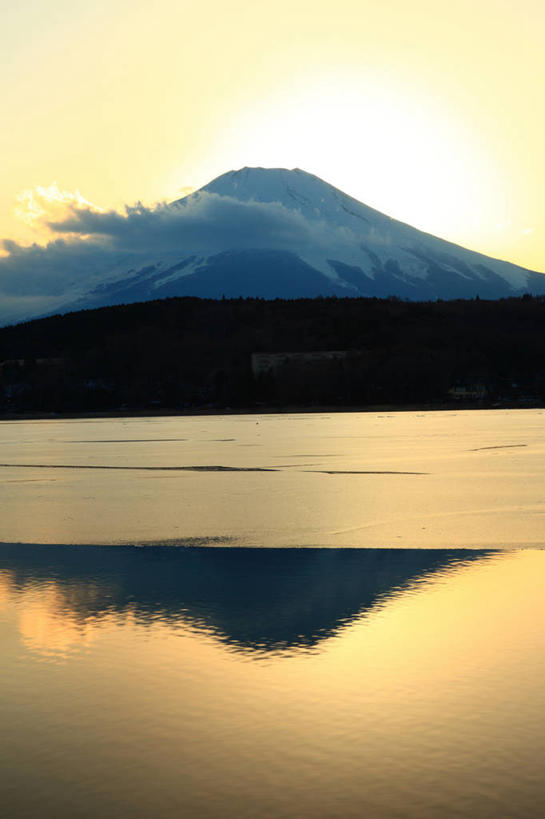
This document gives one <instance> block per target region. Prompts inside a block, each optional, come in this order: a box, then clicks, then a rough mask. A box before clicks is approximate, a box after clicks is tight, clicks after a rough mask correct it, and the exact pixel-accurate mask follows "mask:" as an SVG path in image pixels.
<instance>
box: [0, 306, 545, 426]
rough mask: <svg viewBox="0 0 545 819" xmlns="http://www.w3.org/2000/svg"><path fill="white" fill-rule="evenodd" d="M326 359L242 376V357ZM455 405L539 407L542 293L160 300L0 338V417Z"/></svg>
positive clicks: (544, 337)
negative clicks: (412, 298)
mask: <svg viewBox="0 0 545 819" xmlns="http://www.w3.org/2000/svg"><path fill="white" fill-rule="evenodd" d="M329 350H334V351H343V352H344V355H343V356H342V357H340V358H334V359H331V360H329V359H327V358H325V357H324V358H323V359H317V360H312V361H310V360H309V361H305V360H301V359H297V360H294V359H292V360H288V361H287V362H286V363H285V364H284V365H282V366H278V367H275V368H272V369H270V370H269V371H266V372H262V373H260V374H257V375H256V373H255V372H254V371H252V354H253V353H261V352H263V353H282V352H293V353H296V352H313V351H314V352H317V351H329ZM476 385H478V386H479V390H472V388H473V387H475V386H476ZM477 392H478V398H477ZM455 400H463V401H464V402H466V403H467V402H469V403H471V402H472V401H473V402H474V401H477V400H478V401H479V402H480V404H481V405H482V404H483V403H484V404H485V405H494V404H496V403H501V402H507V403H509V402H511V403H515V404H519V405H520V404H522V405H524V403H534V404H540V403H542V402H543V401H544V400H545V298H544V297H541V296H537V297H532V296H529V295H525V296H523V297H522V298H511V299H501V300H497V301H485V300H479V299H475V300H454V301H436V302H408V301H402V300H400V299H397V298H389V299H377V298H366V299H364V298H362V299H354V298H349V299H340V298H318V299H294V300H282V299H277V300H263V299H249V298H248V299H223V300H219V301H218V300H212V299H197V298H171V299H164V300H160V301H151V302H144V303H139V304H130V305H120V306H116V307H104V308H100V309H96V310H84V311H80V312H77V313H70V314H67V315H57V316H51V317H48V318H44V319H38V320H34V321H29V322H25V323H22V324H18V325H15V326H11V327H4V328H1V329H0V412H2V413H4V414H6V413H18V412H92V411H111V410H145V409H157V410H162V409H172V410H191V409H193V408H203V407H208V408H217V409H222V408H225V407H231V408H252V407H257V408H267V407H270V408H273V409H274V408H281V407H288V406H301V407H311V406H313V405H330V406H359V407H365V406H370V405H386V404H389V405H398V406H404V405H437V406H441V405H445V404H448V403H449V402H451V401H455Z"/></svg>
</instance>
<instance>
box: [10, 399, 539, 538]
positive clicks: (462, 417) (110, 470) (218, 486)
mask: <svg viewBox="0 0 545 819" xmlns="http://www.w3.org/2000/svg"><path fill="white" fill-rule="evenodd" d="M544 425H545V413H544V412H543V411H542V410H510V411H500V410H498V411H473V412H471V411H467V412H458V413H451V412H427V413H407V412H398V413H390V414H372V413H338V414H333V415H330V416H323V415H319V414H316V415H314V414H312V415H311V414H302V415H262V416H254V415H251V416H248V415H246V416H244V415H241V416H224V417H222V416H201V417H184V418H147V419H145V418H144V419H141V418H139V419H100V420H73V421H60V420H59V421H57V420H47V421H35V422H7V423H6V422H4V423H0V453H1V456H0V491H1V493H2V521H1V524H0V541H4V542H28V543H87V544H97V543H104V544H108V543H110V544H113V543H140V544H149V543H158V542H164V541H169V542H176V543H181V544H188V543H199V544H210V545H212V544H214V543H216V544H220V543H224V544H231V545H241V546H253V547H261V546H276V547H282V546H297V547H300V546H327V547H330V546H349V547H352V546H359V547H361V546H366V547H387V548H391V547H396V546H403V547H413V548H421V547H439V548H441V547H451V548H460V547H463V548H473V547H477V548H480V547H490V548H498V547H500V548H502V547H507V548H511V547H513V546H516V547H519V546H523V547H527V546H531V547H535V546H538V547H540V548H541V547H543V545H544V544H545V497H544V493H543V488H544V486H545V435H544V434H543V432H544Z"/></svg>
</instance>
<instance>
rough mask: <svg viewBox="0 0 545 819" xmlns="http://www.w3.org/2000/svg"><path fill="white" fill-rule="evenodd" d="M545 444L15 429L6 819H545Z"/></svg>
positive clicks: (316, 428) (7, 568) (460, 424)
mask: <svg viewBox="0 0 545 819" xmlns="http://www.w3.org/2000/svg"><path fill="white" fill-rule="evenodd" d="M544 420H545V415H544V414H543V413H542V412H541V411H507V412H502V411H498V412H460V413H394V414H391V415H386V414H384V415H379V414H377V415H373V414H339V415H332V416H319V415H293V416H233V417H200V418H179V419H175V418H168V419H155V418H154V419H115V420H111V419H108V420H77V421H60V420H51V421H43V422H12V423H2V424H0V447H1V452H2V456H1V458H0V460H1V462H2V464H3V466H1V467H0V493H1V510H2V517H1V520H0V644H1V648H2V673H1V675H0V725H1V726H2V731H1V734H0V737H1V738H0V805H1V806H2V813H3V815H5V816H7V817H9V819H26V818H27V817H28V819H30V817H32V819H34V817H36V816H40V817H44V818H45V819H50V817H51V819H53V817H55V819H65V817H66V819H96V817H101V818H102V817H104V819H114V818H115V819H118V817H125V816H127V817H129V816H130V817H134V818H135V819H144V818H145V819H148V818H149V817H157V819H171V817H172V819H175V817H176V819H179V817H191V819H193V818H194V817H195V818H196V819H199V817H210V818H211V819H216V818H218V819H219V817H226V816H237V817H252V818H253V817H271V819H280V817H285V818H286V819H292V817H305V818H306V817H320V819H321V818H322V817H324V819H325V818H326V817H327V818H328V819H329V817H339V819H343V818H344V817H348V818H349V819H350V818H351V817H354V818H355V817H366V819H367V818H368V819H375V817H376V818H377V819H390V817H407V818H408V819H413V818H414V819H422V818H423V817H426V819H427V818H428V817H430V819H445V817H471V819H473V818H474V817H476V818H477V819H481V817H482V818H483V819H484V818H485V817H487V818H488V817H490V819H492V817H493V818H494V819H497V818H498V817H502V819H503V818H504V817H505V819H509V818H510V817H512V818H513V819H522V818H523V817H524V819H534V818H535V819H538V817H539V819H541V817H543V816H544V815H545V785H544V780H545V763H544V760H545V731H544V729H545V718H544V714H545V649H544V646H545V595H544V593H543V592H544V588H545V550H543V549H542V548H541V547H542V546H543V543H544V540H545V536H544V529H543V514H544V512H545V499H544V492H543V489H544V487H545V482H544V478H545V475H544V474H543V473H544V469H545V467H544V463H545V459H544V457H543V456H544V454H545V453H544V451H543V443H542V440H543V435H542V426H543V423H544ZM220 467H221V469H220ZM264 470H269V471H264ZM529 545H530V546H533V547H534V548H525V549H521V548H518V547H520V546H526V547H527V546H529ZM263 546H267V547H269V548H257V547H263ZM297 546H304V547H306V548H294V547H297ZM207 547H213V548H207ZM347 547H351V548H347ZM354 547H365V548H354ZM379 547H380V548H379ZM535 547H540V548H535Z"/></svg>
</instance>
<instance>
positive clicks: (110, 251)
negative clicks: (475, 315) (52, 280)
mask: <svg viewBox="0 0 545 819" xmlns="http://www.w3.org/2000/svg"><path fill="white" fill-rule="evenodd" d="M62 227H63V228H64V229H68V230H69V231H70V232H72V233H76V234H79V235H80V236H82V237H83V238H82V240H81V241H80V243H79V245H78V246H77V248H78V252H77V253H76V252H75V251H74V252H72V250H71V248H72V246H71V245H67V246H66V248H64V250H63V247H60V246H58V243H57V244H55V246H53V245H52V246H51V248H52V250H48V248H45V249H43V252H42V251H40V252H39V253H38V251H36V250H35V251H33V254H34V255H33V256H31V255H29V259H30V261H31V262H32V263H33V265H34V267H33V270H34V273H33V279H32V281H33V282H38V284H39V281H38V279H39V276H38V273H37V272H36V271H37V270H38V272H39V265H40V264H41V265H42V266H43V267H44V269H45V270H46V272H47V271H49V270H53V269H54V270H55V271H59V270H61V272H63V276H64V278H63V284H62V285H58V286H57V288H56V290H55V292H54V293H53V295H52V296H50V297H49V296H48V300H47V301H46V302H44V309H42V310H41V311H40V310H39V309H38V306H37V305H38V304H39V299H38V301H36V299H35V298H34V297H33V300H30V299H29V300H28V302H27V303H25V301H24V299H22V297H21V299H20V301H19V302H17V292H16V294H15V297H13V298H12V296H11V295H10V299H11V301H10V305H13V304H15V308H13V309H15V313H14V312H13V309H12V311H11V314H10V312H9V310H7V307H6V308H5V309H4V310H3V311H2V308H1V307H0V321H4V323H5V321H7V320H13V318H15V319H17V320H21V319H23V318H29V317H32V316H35V315H38V314H40V312H41V313H42V314H43V313H46V312H47V313H51V312H54V311H63V312H64V311H67V310H77V309H82V308H92V307H98V306H103V305H110V304H120V303H124V302H125V303H127V302H134V301H145V300H148V299H154V298H164V297H167V296H184V295H191V296H201V297H208V298H221V297H222V296H223V295H225V296H227V297H238V296H256V297H263V298H276V297H279V298H299V297H316V296H319V295H323V296H326V295H337V296H378V297H386V296H390V295H395V296H399V297H402V298H408V299H411V300H428V299H436V298H441V299H451V298H474V297H475V296H477V295H479V296H480V297H481V298H501V297H507V296H513V295H520V294H522V293H524V292H530V293H534V294H544V293H545V275H543V274H541V273H536V272H532V271H529V270H526V269H524V268H522V267H519V266H517V265H513V264H510V263H508V262H504V261H499V260H497V259H492V258H490V257H488V256H484V255H483V254H480V253H476V252H474V251H471V250H467V249H465V248H462V247H459V246H457V245H455V244H452V243H451V242H447V241H444V240H442V239H439V238H437V237H435V236H431V235H430V234H427V233H424V232H422V231H419V230H417V229H415V228H412V227H410V226H409V225H407V224H404V223H402V222H398V221H396V220H395V219H392V218H390V217H388V216H386V215H384V214H383V213H380V212H378V211H376V210H374V209H373V208H370V207H368V206H367V205H364V204H362V203H361V202H358V201H357V200H356V199H353V198H352V197H350V196H347V195H346V194H345V193H343V192H342V191H340V190H338V189H337V188H334V187H333V186H332V185H329V184H328V183H326V182H324V181H323V180H321V179H319V178H318V177H316V176H313V175H312V174H310V173H306V172H305V171H302V170H299V169H297V168H296V169H294V170H286V169H283V168H243V169H241V170H239V171H229V172H228V173H225V174H223V175H222V176H219V177H218V178H217V179H214V180H213V181H212V182H210V183H209V184H208V185H205V186H204V187H203V188H201V189H200V190H199V191H196V192H195V193H193V194H191V195H190V196H187V197H185V198H184V199H180V200H178V201H176V202H173V203H172V204H171V205H167V206H161V207H158V208H155V209H146V208H144V207H142V206H138V207H136V208H132V209H128V210H127V213H126V214H125V215H121V214H115V213H102V214H97V213H96V212H95V213H90V212H84V211H78V212H77V213H75V214H74V216H73V218H72V219H71V220H69V221H68V222H67V223H66V224H64V225H63V226H62ZM86 243H87V244H86ZM61 251H62V253H61ZM80 251H85V252H84V253H83V254H82V252H80ZM48 253H49V254H50V255H52V254H53V253H55V254H57V255H56V256H54V258H53V259H52V260H49V261H48V255H47V254H48ZM78 253H79V256H78ZM57 257H58V258H57ZM14 258H15V257H14ZM80 258H82V259H84V262H85V264H84V266H83V265H82V263H80V262H79V261H78V260H79V259H80ZM24 259H25V256H24V252H18V256H17V257H16V258H15V262H17V264H18V265H19V268H20V269H21V270H22V272H23V273H24V272H25V271H24V270H23V269H22V267H23V262H24ZM44 259H45V262H47V264H45V262H44ZM53 262H54V264H53ZM91 262H92V264H91ZM2 264H4V266H5V269H8V267H9V263H6V262H5V259H4V260H2V259H0V298H1V295H2ZM48 265H49V266H48ZM63 266H64V267H63ZM89 271H92V273H91V272H89ZM13 281H14V282H15V284H12V285H11V288H12V291H13V288H14V287H15V288H16V287H17V283H18V282H21V281H22V279H20V278H19V279H15V278H14V280H13ZM27 281H30V279H28V280H27ZM36 286H38V285H36ZM8 292H10V293H11V291H8ZM17 305H18V307H17ZM17 310H18V312H17Z"/></svg>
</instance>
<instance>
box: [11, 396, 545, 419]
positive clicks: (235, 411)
mask: <svg viewBox="0 0 545 819" xmlns="http://www.w3.org/2000/svg"><path fill="white" fill-rule="evenodd" d="M513 409H515V410H517V409H518V410H530V409H531V410H535V409H545V407H544V406H543V404H540V403H538V402H532V403H522V402H517V401H505V402H501V403H495V404H488V403H482V402H481V403H475V402H461V401H452V402H448V403H441V404H371V405H366V406H352V405H350V406H337V405H333V406H332V405H316V406H308V407H306V406H301V405H293V406H291V405H287V406H259V407H256V406H249V407H187V408H169V407H164V408H161V409H158V408H150V407H142V408H128V407H127V408H119V409H112V410H100V411H87V412H86V411H84V410H82V411H79V412H62V411H61V412H46V411H43V412H32V411H29V412H17V413H15V412H14V413H10V412H6V413H0V423H1V422H4V421H45V420H65V419H66V420H70V419H78V418H79V419H82V418H97V419H98V418H171V417H180V418H183V417H198V416H206V415H310V414H313V415H314V414H319V413H324V412H325V413H376V412H452V411H453V410H459V411H461V410H463V411H466V410H513Z"/></svg>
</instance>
